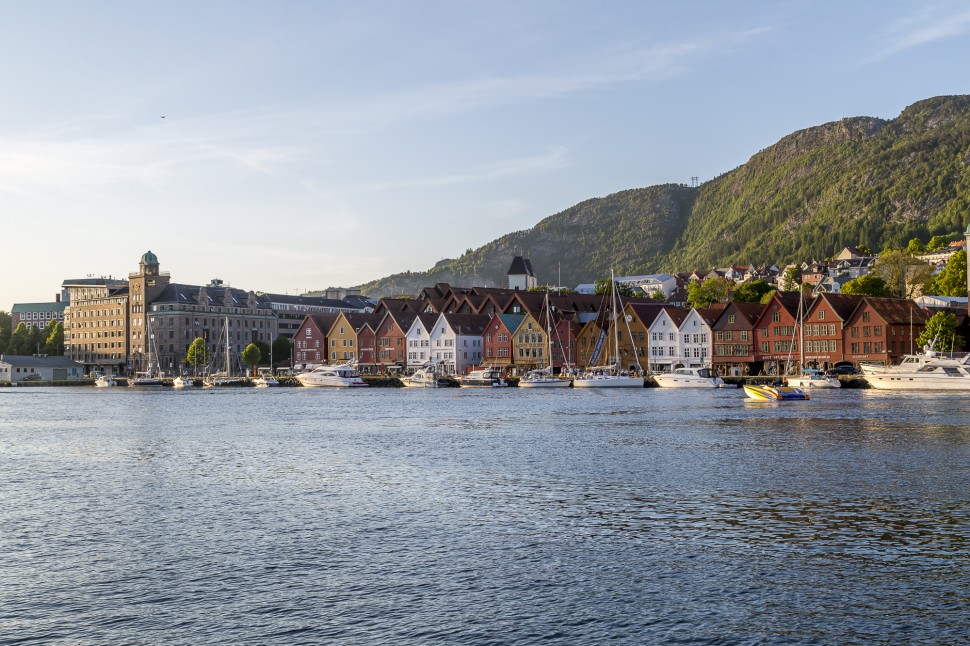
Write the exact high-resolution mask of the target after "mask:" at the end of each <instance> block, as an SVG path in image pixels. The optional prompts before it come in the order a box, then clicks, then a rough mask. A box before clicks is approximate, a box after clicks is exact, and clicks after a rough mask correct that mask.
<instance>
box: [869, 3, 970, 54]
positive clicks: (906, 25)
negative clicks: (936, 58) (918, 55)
mask: <svg viewBox="0 0 970 646" xmlns="http://www.w3.org/2000/svg"><path fill="white" fill-rule="evenodd" d="M968 31H970V8H966V7H965V6H962V5H938V4H934V5H925V6H919V7H917V8H916V11H915V12H914V13H913V14H911V15H909V16H907V17H906V18H904V19H902V20H900V21H898V22H897V23H895V24H894V25H892V26H891V27H890V28H889V30H888V32H887V33H886V35H885V40H886V42H885V45H884V46H883V47H882V48H880V49H879V50H878V51H876V52H875V53H873V54H872V55H871V56H869V57H868V58H866V62H867V63H876V62H879V61H881V60H885V59H887V58H889V57H891V56H893V55H895V54H898V53H900V52H903V51H906V50H908V49H913V48H914V47H921V46H923V45H927V44H929V43H933V42H936V41H939V40H944V39H946V38H953V37H954V36H962V35H964V34H966V33H967V32H968Z"/></svg>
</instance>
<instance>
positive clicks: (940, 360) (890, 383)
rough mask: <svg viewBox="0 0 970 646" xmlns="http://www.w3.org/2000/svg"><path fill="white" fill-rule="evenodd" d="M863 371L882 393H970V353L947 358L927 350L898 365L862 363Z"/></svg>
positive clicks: (867, 379) (865, 376) (868, 380)
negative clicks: (889, 391) (888, 391)
mask: <svg viewBox="0 0 970 646" xmlns="http://www.w3.org/2000/svg"><path fill="white" fill-rule="evenodd" d="M859 368H860V369H861V370H862V375H863V377H864V378H865V380H866V381H867V382H868V383H869V385H870V386H872V387H873V388H876V389H878V390H926V391H930V392H936V391H950V390H970V354H961V355H954V356H945V355H942V354H940V353H938V352H935V351H933V350H930V349H929V348H926V349H924V351H923V352H921V353H919V354H907V355H905V356H904V357H903V360H902V361H901V362H900V363H899V364H897V365H894V366H886V365H881V364H871V363H860V364H859Z"/></svg>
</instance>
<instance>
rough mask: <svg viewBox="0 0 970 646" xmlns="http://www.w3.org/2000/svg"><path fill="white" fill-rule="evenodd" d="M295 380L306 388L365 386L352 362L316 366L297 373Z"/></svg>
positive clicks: (365, 383)
mask: <svg viewBox="0 0 970 646" xmlns="http://www.w3.org/2000/svg"><path fill="white" fill-rule="evenodd" d="M296 378H297V380H298V381H299V382H300V383H301V384H303V385H304V386H306V387H308V388H324V387H332V388H359V387H361V386H367V382H366V381H364V380H363V379H361V378H360V373H358V372H357V368H355V367H354V366H353V364H350V363H345V364H342V365H339V366H318V367H316V368H314V369H313V370H311V371H310V372H304V373H302V374H299V375H297V377H296Z"/></svg>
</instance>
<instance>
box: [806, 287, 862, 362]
mask: <svg viewBox="0 0 970 646" xmlns="http://www.w3.org/2000/svg"><path fill="white" fill-rule="evenodd" d="M863 298H864V297H862V296H854V295H850V294H827V293H821V294H818V296H816V298H815V300H814V301H812V303H811V304H810V305H809V307H808V311H807V312H806V313H805V317H804V318H805V325H804V330H803V333H802V334H803V338H804V343H805V367H806V368H815V369H818V370H829V369H830V368H832V367H833V366H835V364H836V363H838V362H840V361H843V360H845V346H844V345H843V341H844V335H845V332H844V330H845V325H846V322H847V321H848V320H849V318H850V317H851V316H852V313H853V312H855V310H856V308H857V307H858V306H859V303H861V302H862V299H863Z"/></svg>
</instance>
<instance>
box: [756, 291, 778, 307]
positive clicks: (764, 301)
mask: <svg viewBox="0 0 970 646" xmlns="http://www.w3.org/2000/svg"><path fill="white" fill-rule="evenodd" d="M777 292H778V290H777V289H773V290H771V291H770V292H768V293H767V294H765V295H764V296H762V297H761V300H760V301H758V302H759V303H761V304H762V305H767V304H768V303H770V302H771V299H772V298H774V297H775V294H776V293H777Z"/></svg>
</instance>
